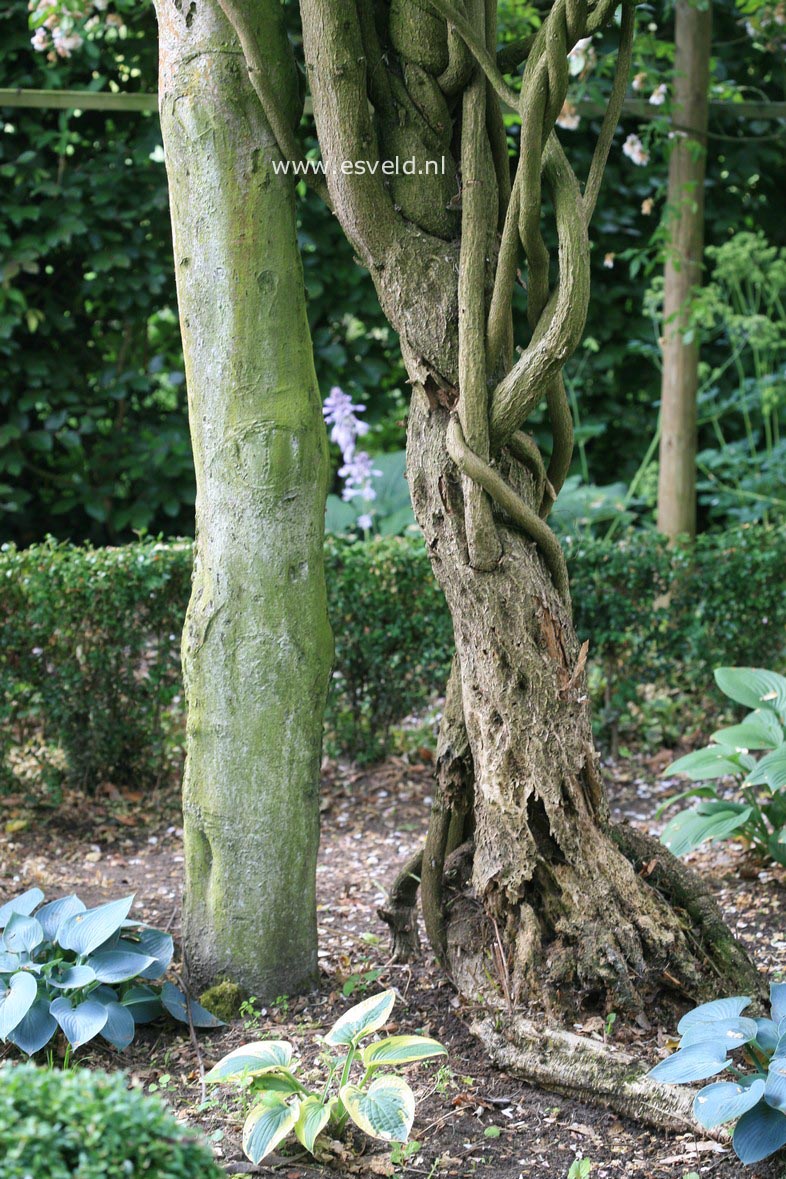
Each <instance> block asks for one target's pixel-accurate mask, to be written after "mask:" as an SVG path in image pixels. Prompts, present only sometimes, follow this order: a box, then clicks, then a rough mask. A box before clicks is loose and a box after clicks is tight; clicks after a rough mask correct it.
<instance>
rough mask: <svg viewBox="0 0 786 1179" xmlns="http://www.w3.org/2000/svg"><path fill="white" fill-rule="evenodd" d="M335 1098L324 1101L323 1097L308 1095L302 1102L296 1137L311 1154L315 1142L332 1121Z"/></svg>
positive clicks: (296, 1125) (296, 1124)
mask: <svg viewBox="0 0 786 1179" xmlns="http://www.w3.org/2000/svg"><path fill="white" fill-rule="evenodd" d="M335 1104H336V1100H335V1098H333V1099H332V1100H331V1101H328V1102H323V1101H322V1098H321V1097H314V1096H312V1097H307V1098H306V1100H305V1101H303V1102H302V1103H301V1106H300V1114H299V1116H298V1120H297V1122H296V1123H295V1137H296V1138H297V1140H298V1142H300V1143H302V1145H303V1146H305V1148H306V1150H307V1151H308V1152H309V1154H313V1153H314V1143H315V1142H316V1140H317V1138H318V1137H319V1135H320V1134H321V1133H322V1131H323V1130H324V1129H325V1126H326V1125H327V1124H328V1122H329V1121H330V1115H331V1112H332V1110H333V1106H334V1105H335Z"/></svg>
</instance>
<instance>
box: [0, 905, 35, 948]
mask: <svg viewBox="0 0 786 1179" xmlns="http://www.w3.org/2000/svg"><path fill="white" fill-rule="evenodd" d="M43 940H44V931H43V929H42V928H41V926H40V925H39V924H38V922H37V921H36V919H35V917H26V916H25V915H24V914H23V913H12V914H11V916H10V917H9V918H8V924H7V925H6V927H5V932H4V933H3V945H4V946H5V948H6V950H9V951H10V952H11V953H12V954H30V953H32V951H33V950H34V949H35V948H36V946H40V945H41V942H42V941H43Z"/></svg>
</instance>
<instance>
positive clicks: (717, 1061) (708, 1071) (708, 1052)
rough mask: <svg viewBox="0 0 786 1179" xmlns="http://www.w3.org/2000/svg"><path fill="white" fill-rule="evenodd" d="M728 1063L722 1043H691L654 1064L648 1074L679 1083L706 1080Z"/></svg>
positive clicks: (670, 1082) (669, 1082)
mask: <svg viewBox="0 0 786 1179" xmlns="http://www.w3.org/2000/svg"><path fill="white" fill-rule="evenodd" d="M728 1064H729V1061H728V1059H727V1057H726V1049H725V1048H724V1046H723V1045H722V1044H713V1043H704V1044H691V1046H690V1047H689V1048H680V1050H679V1051H678V1052H675V1053H674V1054H673V1056H668V1057H667V1058H666V1059H665V1060H662V1061H661V1062H660V1064H656V1065H655V1067H654V1068H653V1069H650V1071H649V1073H648V1076H650V1077H652V1079H653V1080H654V1081H666V1082H667V1083H668V1084H671V1085H681V1084H683V1083H684V1082H685V1081H706V1080H707V1078H708V1077H714V1076H715V1074H716V1073H720V1072H722V1071H723V1069H725V1068H726V1066H727V1065H728Z"/></svg>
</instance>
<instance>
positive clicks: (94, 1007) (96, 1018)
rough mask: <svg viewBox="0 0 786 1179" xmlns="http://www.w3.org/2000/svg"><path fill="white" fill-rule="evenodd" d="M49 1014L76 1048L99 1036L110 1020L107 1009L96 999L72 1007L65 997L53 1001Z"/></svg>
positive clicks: (86, 1000)
mask: <svg viewBox="0 0 786 1179" xmlns="http://www.w3.org/2000/svg"><path fill="white" fill-rule="evenodd" d="M49 1013H50V1015H53V1016H54V1017H55V1019H56V1020H57V1022H58V1023H59V1024H60V1027H61V1028H62V1029H63V1032H64V1033H65V1037H66V1039H67V1040H68V1042H69V1044H71V1045H73V1047H74V1048H80V1047H81V1046H82V1044H86V1043H87V1042H88V1040H92V1039H93V1037H94V1036H97V1035H98V1033H99V1032H100V1031H101V1029H102V1028H103V1026H104V1024H105V1023H106V1021H107V1018H108V1015H107V1010H106V1007H105V1006H104V1004H103V1003H99V1002H98V1001H97V1000H96V999H85V1001H84V1002H83V1003H78V1004H77V1005H76V1007H72V1006H71V1002H70V1000H68V999H66V998H65V996H61V997H60V998H59V999H53V1000H52V1002H51V1003H50V1004H49Z"/></svg>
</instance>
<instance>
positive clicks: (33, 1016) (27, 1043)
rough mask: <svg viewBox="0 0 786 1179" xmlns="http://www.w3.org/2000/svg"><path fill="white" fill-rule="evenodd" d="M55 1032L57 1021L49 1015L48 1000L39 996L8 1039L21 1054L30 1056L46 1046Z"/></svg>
mask: <svg viewBox="0 0 786 1179" xmlns="http://www.w3.org/2000/svg"><path fill="white" fill-rule="evenodd" d="M56 1031H57V1021H56V1020H55V1019H53V1017H52V1016H51V1015H50V1014H49V1000H48V999H46V998H44V996H43V995H42V996H39V997H38V998H37V999H36V1001H35V1002H34V1003H33V1006H32V1007H31V1008H30V1010H29V1011H28V1013H27V1015H26V1016H25V1017H24V1019H23V1020H22V1021H21V1023H18V1024H17V1025H16V1027H15V1028H14V1030H13V1031H12V1032H9V1033H8V1039H9V1040H10V1041H11V1043H12V1044H16V1046H17V1048H19V1049H20V1050H21V1051H22V1052H26V1053H27V1055H28V1056H32V1055H33V1053H34V1052H40V1050H41V1049H42V1048H43V1046H44V1044H48V1043H49V1041H50V1040H51V1039H52V1036H53V1035H54V1034H55V1032H56Z"/></svg>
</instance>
